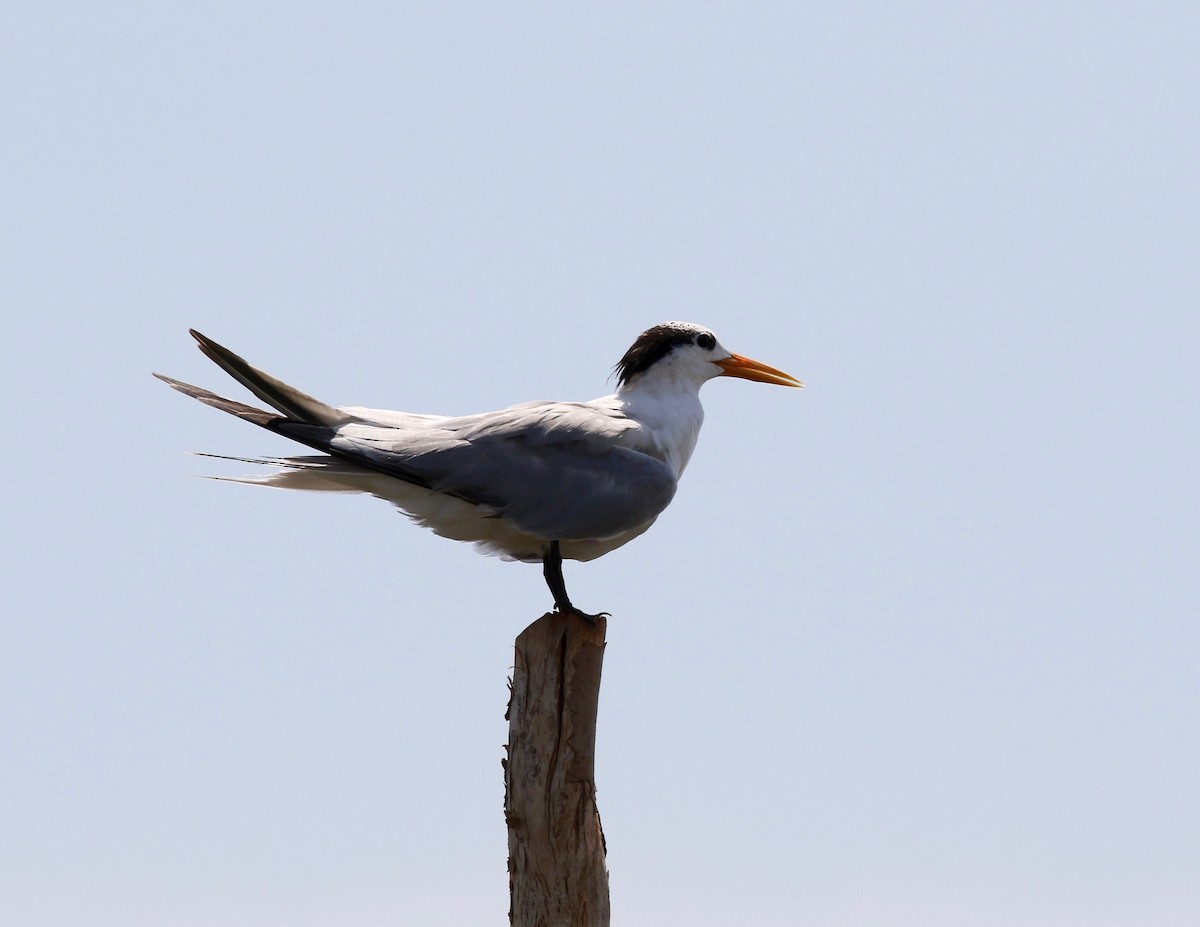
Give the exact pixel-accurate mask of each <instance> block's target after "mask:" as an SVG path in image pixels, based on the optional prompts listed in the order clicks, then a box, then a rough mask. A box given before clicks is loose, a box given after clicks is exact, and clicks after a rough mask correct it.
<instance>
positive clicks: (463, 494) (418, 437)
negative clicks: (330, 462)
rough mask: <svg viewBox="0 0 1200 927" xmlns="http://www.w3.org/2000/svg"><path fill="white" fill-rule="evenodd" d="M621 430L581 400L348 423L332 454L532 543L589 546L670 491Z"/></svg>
mask: <svg viewBox="0 0 1200 927" xmlns="http://www.w3.org/2000/svg"><path fill="white" fill-rule="evenodd" d="M629 427H630V425H629V423H628V422H627V421H626V420H624V419H623V418H621V417H619V416H617V415H614V414H612V413H610V412H608V411H605V410H598V409H595V408H593V407H589V406H586V405H584V404H573V403H529V404H526V405H525V406H518V407H514V408H512V409H506V410H504V411H503V412H498V413H490V414H487V415H481V416H470V417H467V418H462V419H448V420H443V421H442V422H441V423H439V425H438V426H437V427H433V428H429V429H425V430H422V431H420V432H416V433H414V432H412V431H407V430H406V431H403V432H399V433H398V432H397V430H396V429H390V428H379V427H373V426H369V425H360V424H352V425H348V426H345V427H343V428H340V429H338V432H337V435H336V437H334V438H333V440H332V442H331V444H330V450H331V451H332V452H333V453H336V454H338V455H339V456H342V457H345V458H349V459H351V460H354V459H356V458H357V459H361V460H363V462H364V464H366V465H368V466H370V467H372V468H373V469H377V470H381V471H383V472H389V471H391V472H394V473H396V474H397V475H401V474H403V477H402V478H405V479H408V480H409V481H410V482H411V481H419V482H420V483H422V484H424V485H428V486H429V487H430V488H431V489H434V490H437V491H439V492H445V493H449V494H451V495H454V496H457V497H459V498H462V499H466V500H469V501H473V502H477V503H479V504H481V505H485V506H487V507H488V508H490V509H492V510H493V511H494V512H495V513H496V514H497V515H499V516H502V517H504V518H505V519H506V520H508V521H509V522H510V523H511V524H513V525H514V526H515V527H517V528H519V529H520V530H521V531H524V532H527V533H529V534H532V535H534V536H536V537H541V538H545V539H547V540H555V539H557V540H591V539H598V538H607V537H613V536H615V535H618V534H621V533H623V532H626V531H629V530H632V529H634V528H638V527H641V526H644V525H646V524H648V523H649V522H651V521H653V520H654V519H655V518H656V517H657V516H658V515H659V513H661V512H662V510H663V509H665V508H666V507H667V505H668V503H670V501H671V499H672V497H673V496H674V495H675V486H676V479H675V474H674V472H673V471H672V470H671V468H670V467H669V466H668V465H667V464H666V463H664V462H663V461H662V460H659V459H658V458H656V457H652V456H650V455H649V454H644V453H641V452H640V451H637V450H634V449H632V448H629V447H625V446H622V444H621V443H619V442H620V436H621V434H622V433H623V432H624V431H626V430H628V428H629ZM414 477H415V478H416V479H415V480H414V479H413V478H414Z"/></svg>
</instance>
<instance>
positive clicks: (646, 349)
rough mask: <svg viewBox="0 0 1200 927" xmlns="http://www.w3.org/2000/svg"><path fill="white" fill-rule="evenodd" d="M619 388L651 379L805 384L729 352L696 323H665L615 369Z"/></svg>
mask: <svg viewBox="0 0 1200 927" xmlns="http://www.w3.org/2000/svg"><path fill="white" fill-rule="evenodd" d="M616 374H617V383H618V387H621V388H623V387H628V386H633V385H637V384H638V383H640V382H646V381H649V380H651V379H655V380H658V379H661V380H664V381H666V380H677V381H683V382H690V383H693V384H695V386H696V387H697V388H699V386H700V384H702V383H704V382H705V381H706V380H711V379H712V378H713V377H722V376H725V377H741V378H742V379H744V380H757V381H758V382H760V383H776V384H778V385H780V386H803V385H804V384H803V383H801V382H800V381H799V380H797V379H796V378H795V377H793V376H791V375H790V374H786V373H784V372H783V371H782V370H776V369H775V368H774V367H770V366H768V365H767V364H764V363H762V362H760V361H756V360H751V359H750V358H748V357H742V356H741V355H740V354H734V353H733V352H732V351H729V350H728V349H727V348H725V346H724V345H722V344H721V342H720V341H718V340H717V336H716V335H714V334H713V333H712V332H711V331H710V330H709V329H707V328H705V327H704V326H703V325H696V324H695V323H693V322H664V323H663V324H661V325H655V326H654V327H653V328H648V329H646V331H644V332H642V333H641V334H640V335H639V336H638V339H637V341H635V342H634V343H633V345H632V346H631V347H630V348H629V350H628V351H626V352H625V356H624V357H622V358H621V360H620V361H619V362H618V363H617V366H616Z"/></svg>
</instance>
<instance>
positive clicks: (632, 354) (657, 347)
mask: <svg viewBox="0 0 1200 927" xmlns="http://www.w3.org/2000/svg"><path fill="white" fill-rule="evenodd" d="M696 333H697V330H696V328H695V327H694V326H691V325H680V324H679V323H677V322H667V323H665V324H663V325H655V326H654V327H653V328H648V329H646V330H645V331H644V332H642V333H641V334H640V335H638V339H637V341H635V342H634V343H633V346H632V347H630V349H629V350H628V351H626V352H625V356H624V357H622V358H621V360H620V361H619V362H618V363H617V366H616V367H615V368H614V369H615V370H616V373H617V384H618V385H619V386H624V385H625V384H626V383H628V382H629V381H630V380H632V379H633V378H634V377H636V376H637V375H638V374H639V373H645V372H646V371H647V370H649V369H650V368H651V367H652V366H654V364H656V363H657V362H658V361H660V360H662V359H663V358H664V357H666V356H667V355H668V354H670V353H671V351H672V350H674V349H675V347H676V346H677V345H681V344H694V343H695V341H696Z"/></svg>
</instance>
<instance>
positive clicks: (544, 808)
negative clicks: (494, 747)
mask: <svg viewBox="0 0 1200 927" xmlns="http://www.w3.org/2000/svg"><path fill="white" fill-rule="evenodd" d="M606 628H607V622H606V621H605V619H604V618H603V617H600V618H597V619H596V624H595V625H594V626H593V625H591V624H589V623H588V622H587V621H586V620H585V619H583V618H581V617H580V616H578V615H572V614H564V613H561V612H550V613H548V614H546V615H543V616H542V617H541V618H539V619H538V620H537V621H535V622H534V623H533V624H531V625H530V626H529V627H527V628H526V629H525V630H524V631H522V632H521V634H520V635H519V636H518V637H517V640H516V658H515V662H514V665H513V677H512V694H511V697H510V699H509V703H508V715H507V718H508V758H507V760H505V762H504V793H505V794H504V816H505V819H506V820H507V822H508V884H509V894H510V899H511V900H510V907H509V912H508V916H509V921H510V923H511V924H512V925H513V927H608V923H609V903H608V870H607V869H606V868H605V865H604V854H605V847H604V831H603V830H602V829H601V827H600V812H599V811H598V810H597V808H596V783H595V780H594V776H595V753H596V710H597V707H598V704H599V698H600V668H601V664H602V662H603V659H604V632H605V629H606Z"/></svg>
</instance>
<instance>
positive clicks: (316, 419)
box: [160, 329, 358, 428]
mask: <svg viewBox="0 0 1200 927" xmlns="http://www.w3.org/2000/svg"><path fill="white" fill-rule="evenodd" d="M189 332H190V334H191V336H192V337H193V338H195V339H196V341H197V343H198V344H199V345H200V350H201V351H203V352H204V354H205V355H206V356H207V357H208V358H209V359H210V360H212V361H213V363H215V364H216V365H217V366H218V367H220V368H221V369H222V370H224V371H225V372H226V373H228V374H229V375H230V376H231V377H233V378H234V379H235V380H237V381H238V382H239V383H241V384H242V385H243V386H245V387H246V389H248V390H250V392H252V393H253V394H254V395H255V396H257V397H258V398H259V399H261V400H262V401H263V402H265V403H268V404H269V405H271V406H272V407H274V408H276V409H278V410H279V411H280V412H282V413H283V414H284V415H285V416H287V417H288V418H289V419H291V420H292V421H294V422H304V423H305V424H307V425H325V426H326V427H328V428H337V427H338V426H340V425H346V424H348V423H350V422H354V421H358V419H357V418H356V417H355V416H353V415H349V414H347V413H346V412H342V411H341V410H339V409H335V408H334V407H333V406H330V405H326V404H325V403H323V402H321V401H320V400H319V399H314V398H313V397H312V396H309V395H308V394H307V393H302V392H300V390H298V389H296V388H295V387H294V386H289V385H288V384H286V383H284V382H283V381H282V380H277V379H275V377H273V376H271V375H270V374H269V373H264V372H263V371H261V370H259V369H258V368H257V367H253V366H251V365H250V364H249V363H248V362H247V361H246V360H245V359H244V358H241V357H238V355H236V354H234V353H233V352H232V351H230V350H229V349H228V348H226V347H223V346H222V345H219V344H217V343H216V342H215V341H213V340H212V339H211V338H208V337H206V336H205V335H202V334H200V332H198V331H196V330H195V329H189ZM160 379H162V380H165V381H166V382H168V383H170V384H171V385H172V386H174V387H175V388H176V389H179V388H180V386H179V383H178V381H171V380H168V379H167V378H166V377H160ZM184 385H186V384H184ZM190 389H192V390H194V389H195V387H190ZM180 391H181V392H185V393H188V390H180ZM200 392H204V391H203V390H201V391H200ZM188 395H194V394H192V393H188ZM209 395H212V394H211V393H210V394H209ZM195 398H196V399H200V401H201V402H209V400H207V399H204V398H201V397H200V396H195ZM209 404H210V405H212V403H211V402H209ZM239 405H240V404H239ZM218 408H221V406H218ZM225 411H227V412H228V411H232V410H230V409H226V410H225ZM234 414H235V415H238V414H240V413H237V412H235V413H234ZM242 417H245V416H242Z"/></svg>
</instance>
